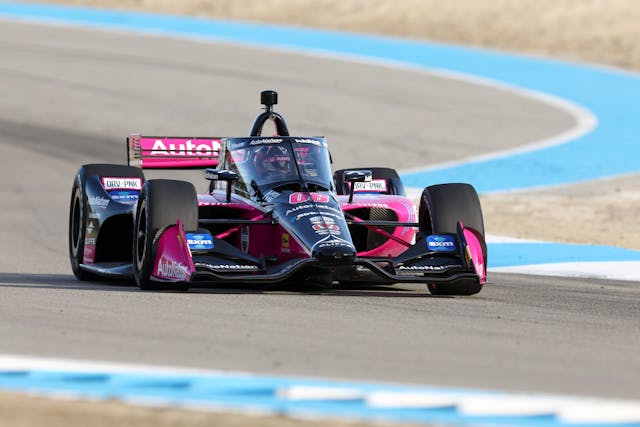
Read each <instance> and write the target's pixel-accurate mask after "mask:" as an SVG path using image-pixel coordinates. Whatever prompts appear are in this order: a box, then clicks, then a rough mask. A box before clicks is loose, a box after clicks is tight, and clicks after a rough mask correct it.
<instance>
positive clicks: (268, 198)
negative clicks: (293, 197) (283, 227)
mask: <svg viewBox="0 0 640 427" xmlns="http://www.w3.org/2000/svg"><path fill="white" fill-rule="evenodd" d="M279 195H280V193H278V192H277V191H274V190H271V191H269V192H268V193H267V194H265V195H264V201H265V202H267V203H270V202H273V201H274V200H275V199H277V198H278V196H279Z"/></svg>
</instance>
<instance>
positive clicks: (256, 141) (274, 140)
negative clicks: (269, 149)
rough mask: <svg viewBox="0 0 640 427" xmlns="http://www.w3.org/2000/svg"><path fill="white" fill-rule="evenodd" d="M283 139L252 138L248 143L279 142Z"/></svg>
mask: <svg viewBox="0 0 640 427" xmlns="http://www.w3.org/2000/svg"><path fill="white" fill-rule="evenodd" d="M282 141H283V140H282V139H281V138H264V139H253V140H251V142H250V143H249V145H261V144H280V143H281V142H282Z"/></svg>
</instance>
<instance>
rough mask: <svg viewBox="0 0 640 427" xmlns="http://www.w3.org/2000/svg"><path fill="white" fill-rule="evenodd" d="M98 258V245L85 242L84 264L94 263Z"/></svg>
mask: <svg viewBox="0 0 640 427" xmlns="http://www.w3.org/2000/svg"><path fill="white" fill-rule="evenodd" d="M95 259H96V245H90V244H87V243H85V245H84V252H83V253H82V262H83V263H84V264H93V263H94V262H95Z"/></svg>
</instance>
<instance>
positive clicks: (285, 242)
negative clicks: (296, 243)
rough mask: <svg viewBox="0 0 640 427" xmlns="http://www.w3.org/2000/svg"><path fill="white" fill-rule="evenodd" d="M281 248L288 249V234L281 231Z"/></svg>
mask: <svg viewBox="0 0 640 427" xmlns="http://www.w3.org/2000/svg"><path fill="white" fill-rule="evenodd" d="M282 248H283V249H289V235H288V234H287V233H282Z"/></svg>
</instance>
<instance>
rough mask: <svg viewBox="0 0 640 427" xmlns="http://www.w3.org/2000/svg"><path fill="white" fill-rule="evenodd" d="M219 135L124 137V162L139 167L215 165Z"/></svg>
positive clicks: (171, 167) (173, 167)
mask: <svg viewBox="0 0 640 427" xmlns="http://www.w3.org/2000/svg"><path fill="white" fill-rule="evenodd" d="M221 141H222V138H218V137H194V138H189V137H179V136H169V137H164V136H143V135H140V134H134V135H129V136H128V137H127V164H129V165H131V166H136V167H139V168H141V169H190V168H204V167H209V166H217V165H218V157H219V155H220V143H221Z"/></svg>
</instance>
